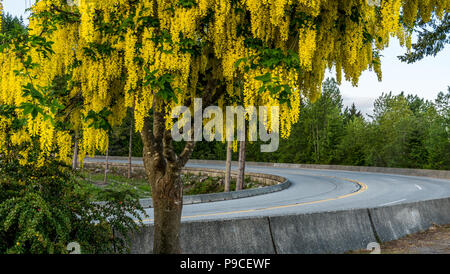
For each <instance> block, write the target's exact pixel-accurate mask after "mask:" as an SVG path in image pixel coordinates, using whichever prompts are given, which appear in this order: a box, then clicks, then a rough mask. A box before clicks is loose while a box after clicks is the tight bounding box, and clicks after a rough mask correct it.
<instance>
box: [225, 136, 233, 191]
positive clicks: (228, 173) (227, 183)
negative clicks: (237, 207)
mask: <svg viewBox="0 0 450 274" xmlns="http://www.w3.org/2000/svg"><path fill="white" fill-rule="evenodd" d="M232 149H233V142H232V141H228V143H227V162H226V170H225V192H230V185H231V160H232V159H231V158H232V155H233V154H232Z"/></svg>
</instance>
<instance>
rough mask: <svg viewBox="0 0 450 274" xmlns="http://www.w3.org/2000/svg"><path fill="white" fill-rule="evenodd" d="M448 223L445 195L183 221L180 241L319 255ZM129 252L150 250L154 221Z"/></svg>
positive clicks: (196, 249) (218, 250)
mask: <svg viewBox="0 0 450 274" xmlns="http://www.w3.org/2000/svg"><path fill="white" fill-rule="evenodd" d="M433 224H440V225H442V224H450V198H446V199H439V200H429V201H422V202H415V203H408V204H400V205H394V206H386V207H380V208H373V209H356V210H345V211H337V212H323V213H312V214H297V215H286V216H271V217H254V218H243V219H231V220H217V221H196V222H183V223H182V227H181V246H182V250H183V253H186V254H192V253H198V254H268V253H279V254H290V253H291V254H292V253H294V254H324V253H333V254H335V253H344V252H346V251H350V250H359V249H365V248H366V247H367V245H368V244H369V243H371V242H376V241H377V240H379V241H380V242H386V241H391V240H396V239H399V238H401V237H403V236H406V235H408V234H411V233H415V232H418V231H421V230H425V229H428V228H430V227H431V226H432V225H433ZM132 239H133V240H132V244H131V252H132V253H136V254H146V253H151V252H152V248H153V225H147V226H145V227H144V228H143V229H142V230H141V231H140V232H138V233H135V234H133V235H132Z"/></svg>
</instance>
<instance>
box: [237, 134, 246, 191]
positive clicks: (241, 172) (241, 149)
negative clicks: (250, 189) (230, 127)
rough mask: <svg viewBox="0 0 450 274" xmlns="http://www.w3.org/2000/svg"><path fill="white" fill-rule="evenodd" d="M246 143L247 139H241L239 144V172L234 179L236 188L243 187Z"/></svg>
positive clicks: (240, 188) (241, 188)
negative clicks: (235, 179)
mask: <svg viewBox="0 0 450 274" xmlns="http://www.w3.org/2000/svg"><path fill="white" fill-rule="evenodd" d="M246 143H247V141H245V140H244V141H241V142H240V145H239V174H238V178H237V181H236V190H243V189H244V182H245V158H246V153H245V149H246Z"/></svg>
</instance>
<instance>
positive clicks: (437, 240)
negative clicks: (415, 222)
mask: <svg viewBox="0 0 450 274" xmlns="http://www.w3.org/2000/svg"><path fill="white" fill-rule="evenodd" d="M349 253H350V254H355V253H356V254H359V253H368V251H362V250H359V251H353V252H349ZM381 254H450V225H444V226H433V227H432V228H430V229H428V230H426V231H423V232H419V233H416V234H413V235H409V236H406V237H404V238H402V239H399V240H396V241H392V242H387V243H384V244H382V245H381Z"/></svg>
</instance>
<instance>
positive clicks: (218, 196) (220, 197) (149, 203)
mask: <svg viewBox="0 0 450 274" xmlns="http://www.w3.org/2000/svg"><path fill="white" fill-rule="evenodd" d="M127 167H128V165H127V164H118V163H111V164H110V168H111V169H114V168H117V169H121V168H122V169H123V168H127ZM84 168H98V163H85V165H84ZM133 168H134V170H133V172H138V171H139V170H140V169H142V168H143V166H142V165H134V166H133ZM182 173H184V174H188V173H189V174H195V175H202V174H206V175H208V176H213V177H214V176H215V177H221V176H224V173H225V171H223V170H216V169H208V168H192V167H187V168H184V169H183V171H182ZM231 176H232V177H237V172H236V171H232V172H231ZM245 176H246V177H250V178H251V179H252V180H254V181H259V182H262V183H264V184H266V185H268V186H266V187H261V188H255V189H245V190H240V191H231V192H222V193H213V194H200V195H189V196H184V197H183V205H192V204H201V203H210V202H219V201H226V200H234V199H241V198H248V197H253V196H259V195H265V194H269V193H273V192H278V191H282V190H285V189H287V188H289V187H290V186H291V182H290V181H289V180H287V179H286V178H284V177H281V176H276V175H270V174H262V173H253V172H246V173H245ZM140 203H141V205H142V207H144V208H152V207H153V200H152V198H145V199H141V200H140Z"/></svg>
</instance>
